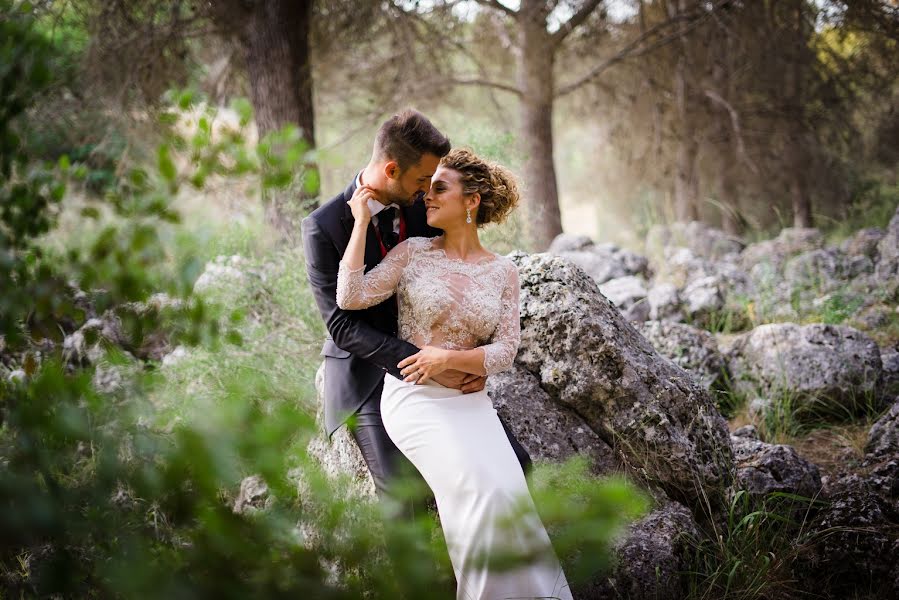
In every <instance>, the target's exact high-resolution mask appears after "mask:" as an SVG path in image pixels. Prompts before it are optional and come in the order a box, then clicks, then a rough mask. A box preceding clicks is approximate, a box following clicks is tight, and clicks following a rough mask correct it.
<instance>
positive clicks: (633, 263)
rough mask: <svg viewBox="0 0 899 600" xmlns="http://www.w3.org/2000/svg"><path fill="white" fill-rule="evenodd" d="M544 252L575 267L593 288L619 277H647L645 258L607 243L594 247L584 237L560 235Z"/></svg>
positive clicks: (588, 239) (590, 241)
mask: <svg viewBox="0 0 899 600" xmlns="http://www.w3.org/2000/svg"><path fill="white" fill-rule="evenodd" d="M547 252H548V253H549V254H552V255H555V256H560V257H562V258H564V259H566V260H570V261H571V262H573V263H574V264H576V265H578V266H579V267H580V268H582V269H583V270H584V271H585V272H586V273H587V275H589V276H590V277H592V278H593V280H594V281H595V282H596V283H597V284H603V283H605V282H607V281H609V280H610V279H616V278H619V277H627V276H631V275H647V274H648V261H647V260H646V258H645V257H643V256H640V255H639V254H636V253H634V252H631V251H629V250H625V249H623V248H620V247H618V246H617V245H615V244H612V243H609V242H605V243H602V244H594V243H593V241H592V240H590V238H588V237H586V236H574V235H568V234H564V233H563V234H561V235H559V236H556V239H554V240H553V243H552V244H551V245H550V247H549V250H548V251H547Z"/></svg>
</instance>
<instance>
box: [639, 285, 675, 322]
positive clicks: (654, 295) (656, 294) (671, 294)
mask: <svg viewBox="0 0 899 600" xmlns="http://www.w3.org/2000/svg"><path fill="white" fill-rule="evenodd" d="M646 302H647V303H648V304H649V315H648V317H649V320H652V321H662V320H665V321H673V322H676V323H679V322H681V321H683V320H684V313H683V311H682V310H681V298H680V294H679V293H678V291H677V286H676V285H674V284H673V283H668V282H660V283H657V284H655V285H653V286H652V287H651V288H650V289H649V291H648V292H647V293H646Z"/></svg>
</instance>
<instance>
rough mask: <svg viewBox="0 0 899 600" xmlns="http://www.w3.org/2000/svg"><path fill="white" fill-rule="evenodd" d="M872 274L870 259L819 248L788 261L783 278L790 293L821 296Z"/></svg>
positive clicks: (872, 266)
mask: <svg viewBox="0 0 899 600" xmlns="http://www.w3.org/2000/svg"><path fill="white" fill-rule="evenodd" d="M873 270H874V263H873V261H872V260H871V259H870V258H868V257H867V256H858V255H854V256H847V255H846V254H844V253H843V252H842V251H841V250H839V249H836V248H817V249H815V250H809V251H808V252H803V253H802V254H798V255H796V256H794V257H792V258H789V259H787V260H786V262H785V263H784V268H783V278H784V283H785V285H786V287H787V288H788V289H790V290H810V291H811V292H813V293H814V294H820V293H823V292H827V291H831V290H834V289H836V288H838V287H840V286H841V285H842V284H843V282H845V281H847V280H849V279H853V278H855V277H858V276H859V275H861V274H863V273H870V272H871V271H873Z"/></svg>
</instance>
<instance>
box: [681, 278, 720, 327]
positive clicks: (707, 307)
mask: <svg viewBox="0 0 899 600" xmlns="http://www.w3.org/2000/svg"><path fill="white" fill-rule="evenodd" d="M725 290H726V285H725V284H724V282H722V281H721V278H720V276H717V275H709V276H708V277H700V278H699V279H694V280H693V281H691V282H690V283H688V284H687V285H686V286H684V289H683V291H682V292H681V297H682V298H683V299H684V305H685V309H686V312H687V314H688V315H690V316H693V317H704V316H708V315H710V314H712V313H714V312H715V311H718V310H721V309H722V308H724V304H725V299H724V296H725V293H726V292H725Z"/></svg>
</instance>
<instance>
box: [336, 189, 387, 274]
mask: <svg viewBox="0 0 899 600" xmlns="http://www.w3.org/2000/svg"><path fill="white" fill-rule="evenodd" d="M355 191H356V179H355V178H353V181H352V182H350V185H349V186H347V188H346V190H344V192H343V199H344V203H343V216H342V217H341V218H340V223H341V224H342V225H343V230H344V232H345V233H346V238H345V239H344V240H343V243H342V248H340V255H341V256H343V254H344V252H346V247H347V246H348V245H349V243H350V236H351V235H352V234H353V225H354V224H355V222H356V220H355V219H354V218H353V211H352V209H351V208H350V198H352V197H353V192H355ZM379 262H381V245H380V244H379V243H378V236H377V234H376V233H375V226H374V224H372V223H371V222H369V224H368V230H367V231H366V233H365V264H366V265H367V267H368V268H369V269H371V268H372V267H374V266H375V265H376V264H378V263H379Z"/></svg>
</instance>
